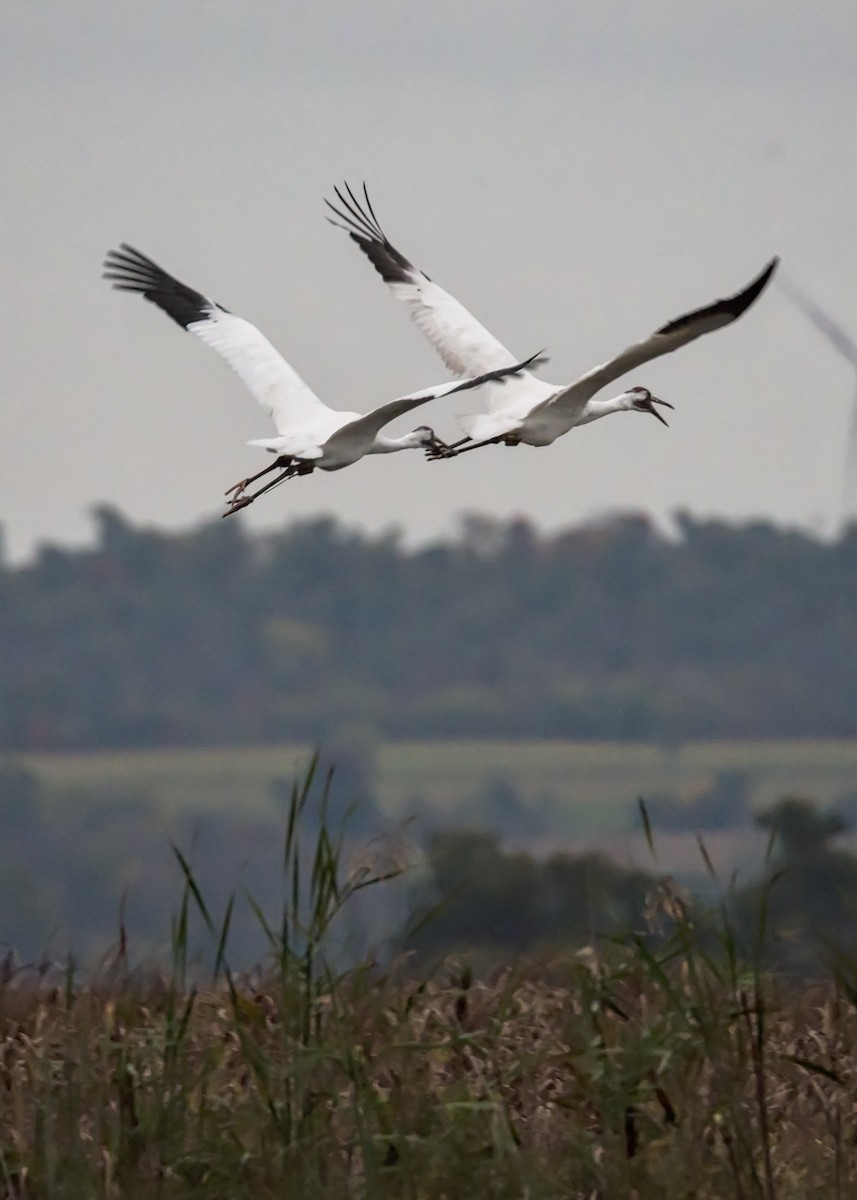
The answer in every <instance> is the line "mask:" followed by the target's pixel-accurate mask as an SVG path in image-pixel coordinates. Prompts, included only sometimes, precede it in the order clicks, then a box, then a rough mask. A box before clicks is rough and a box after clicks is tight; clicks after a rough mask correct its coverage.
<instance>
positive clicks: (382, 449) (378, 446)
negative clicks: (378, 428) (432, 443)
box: [368, 430, 426, 454]
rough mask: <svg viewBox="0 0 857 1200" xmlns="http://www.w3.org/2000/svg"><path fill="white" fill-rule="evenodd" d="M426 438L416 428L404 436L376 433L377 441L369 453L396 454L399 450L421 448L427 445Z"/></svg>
mask: <svg viewBox="0 0 857 1200" xmlns="http://www.w3.org/2000/svg"><path fill="white" fill-rule="evenodd" d="M425 444H426V443H425V438H424V437H423V435H422V434H421V433H417V432H416V430H415V431H414V432H413V433H406V434H405V436H404V437H398V438H391V437H386V436H385V435H384V434H383V433H376V434H375V441H374V442H373V443H372V445H371V447H370V448H369V451H368V453H369V454H395V453H396V451H398V450H420V449H423V448H424V447H425Z"/></svg>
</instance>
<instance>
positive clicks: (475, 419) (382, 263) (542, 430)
mask: <svg viewBox="0 0 857 1200" xmlns="http://www.w3.org/2000/svg"><path fill="white" fill-rule="evenodd" d="M334 190H335V192H336V196H337V198H338V200H339V204H340V206H341V207H337V206H336V205H335V204H332V203H331V201H329V200H325V204H327V206H328V208H330V209H331V211H332V212H333V213H334V214H335V216H336V218H337V219H336V220H332V221H331V223H332V224H334V225H337V226H338V227H339V228H341V229H344V230H345V232H346V233H347V234H348V235H349V236H350V237H351V238H352V240H353V241H354V242H356V244H357V245H358V246H359V247H360V249H361V250H362V251H363V253H364V254H365V255H366V257H367V258H368V259H369V260H370V262H371V263H372V265H373V266H374V267H375V270H376V271H377V272H378V273H379V275H380V276H381V278H382V279H383V280H384V282H385V283H387V284H388V285H389V287H390V290H391V292H392V293H393V295H394V296H395V297H396V299H397V300H401V301H402V302H403V303H404V304H405V305H406V306H407V308H408V310H409V312H410V315H411V319H412V320H413V321H414V323H415V324H416V326H417V328H418V329H419V330H420V331H421V332H422V333H423V334H424V335H425V336H426V337H427V338H428V340H429V341H430V342H431V344H432V345H433V346H434V348H435V350H437V351H438V353H439V354H440V356H441V358H442V359H443V361H444V362H445V363H446V365H447V366H448V367H449V368H450V370H451V371H454V372H455V373H456V374H458V375H463V374H467V373H472V372H476V371H487V370H489V369H490V368H491V367H497V366H499V365H500V364H501V363H503V362H508V361H510V357H511V356H510V354H509V351H508V350H507V349H506V348H505V346H503V345H502V343H500V342H499V341H498V340H497V339H496V338H495V337H494V336H493V334H491V333H489V332H488V330H487V329H486V328H485V327H484V325H481V324H480V323H479V321H477V320H476V318H475V317H474V316H473V315H472V314H471V313H469V312H468V311H467V309H466V308H465V307H464V305H463V304H460V303H459V302H458V300H456V299H455V297H454V296H451V295H450V294H449V292H446V291H444V290H443V288H442V287H439V286H438V284H436V283H433V282H432V281H431V279H429V277H428V276H427V275H426V274H425V273H424V272H423V271H421V270H420V269H419V268H418V267H415V266H414V265H413V263H411V262H410V261H409V260H408V259H407V258H405V256H404V255H403V254H402V253H401V252H400V251H399V250H397V249H396V247H395V246H393V245H392V243H391V242H390V241H389V240H388V238H387V237H386V235H385V233H384V231H383V230H382V228H381V226H380V224H379V222H378V219H377V217H376V216H375V212H374V210H373V208H372V204H371V201H370V200H369V193H368V191H367V189H366V185H365V184H364V185H363V201H362V202H361V201H360V200H358V198H357V197H356V196H355V194H354V192H353V191H352V190H351V188H350V187H349V186H348V184H347V183H346V184H345V191H344V192H343V191H340V189H339V188H335V189H334ZM328 220H331V218H329V217H328ZM778 261H779V260H778V259H776V258H773V259H771V261H770V262H769V263H768V265H767V266H766V267H765V269H764V270H763V271H762V273H761V274H760V275H759V276H758V277H757V278H756V279H754V280H753V282H752V283H750V284H749V285H748V286H747V287H746V288H744V289H743V290H742V291H740V292H737V293H736V294H735V295H734V296H729V297H727V298H726V299H725V300H717V301H715V302H713V303H711V304H707V305H706V306H705V307H704V308H699V309H696V310H694V311H693V312H689V313H686V314H684V316H681V317H677V318H676V319H675V320H673V321H669V322H668V323H667V324H666V325H663V326H662V327H661V328H660V329H657V330H656V331H655V332H654V333H653V334H650V335H649V337H647V338H644V339H643V340H642V341H640V342H637V343H635V344H634V345H632V346H628V347H627V348H626V349H625V350H623V351H622V352H621V353H620V354H617V355H616V356H615V357H614V358H612V359H610V360H609V362H606V363H602V364H601V365H600V366H597V367H594V368H593V369H592V370H591V371H587V372H586V374H585V375H582V376H581V377H580V378H579V379H578V380H577V381H576V382H575V383H572V384H570V385H562V384H553V383H545V382H544V381H543V380H541V379H536V378H535V376H534V375H532V374H530V373H529V372H528V371H522V372H521V374H520V375H519V376H518V377H517V378H516V379H514V380H513V381H511V382H510V383H509V384H508V385H507V387H506V388H504V389H503V392H502V394H501V393H500V392H499V391H496V392H495V391H490V392H489V393H488V400H487V409H488V411H487V412H485V413H478V414H476V415H473V416H465V417H459V423H460V424H461V427H462V429H463V430H464V433H465V435H466V436H465V437H463V438H462V439H461V440H460V441H458V442H454V443H453V444H452V445H451V446H444V447H440V446H437V445H433V446H431V447H429V448H428V454H429V457H430V458H448V457H452V456H453V455H455V454H463V453H465V452H466V451H467V450H475V449H477V448H478V447H479V446H487V445H490V444H492V443H495V442H503V443H505V444H506V445H507V446H516V445H518V444H519V443H521V442H525V443H527V444H528V445H530V446H547V445H550V443H551V442H554V441H556V439H557V438H558V437H560V436H561V435H562V434H564V433H568V431H569V430H570V429H573V428H574V427H575V426H576V425H584V424H586V423H587V422H589V421H595V420H597V419H598V418H599V417H606V416H608V415H609V414H610V413H614V412H647V413H651V415H652V416H654V417H657V418H658V420H659V421H661V422H662V423H663V424H664V425H666V423H667V422H666V421H665V420H664V418H663V417H662V416H661V414H660V413H659V412H658V411H657V409H656V408H655V405H657V404H660V405H665V406H666V407H667V408H672V407H673V406H672V405H671V404H669V403H668V402H667V401H666V400H660V399H658V397H657V396H653V395H652V393H651V392H650V391H649V390H648V388H644V387H632V388H629V389H628V390H627V391H624V392H622V393H621V394H620V395H618V396H614V397H613V398H612V399H610V400H597V399H595V398H594V397H595V394H596V392H599V391H600V390H601V388H603V387H605V386H606V385H607V384H608V383H612V382H613V380H614V379H618V378H619V377H620V376H621V375H624V374H625V373H626V372H627V371H630V370H632V369H633V368H634V367H639V366H641V365H642V364H643V363H646V362H650V361H651V360H652V359H653V358H658V357H659V356H660V355H662V354H670V353H672V351H673V350H678V349H679V347H680V346H685V345H687V343H688V342H692V341H693V340H694V339H695V338H698V337H701V336H702V335H703V334H704V333H712V332H713V331H714V330H715V329H721V328H723V326H724V325H729V324H731V322H732V321H734V320H736V319H737V318H738V317H740V316H741V314H742V313H744V312H746V310H747V309H748V308H749V307H750V305H751V304H752V303H753V301H754V300H756V299H757V297H758V296H759V295H760V294H761V292H762V290H763V288H764V287H765V285H766V284H767V282H768V280H769V279H770V278H771V275H772V274H773V273H774V270H775V268H776V266H777V262H778Z"/></svg>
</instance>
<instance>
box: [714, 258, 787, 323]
mask: <svg viewBox="0 0 857 1200" xmlns="http://www.w3.org/2000/svg"><path fill="white" fill-rule="evenodd" d="M779 265H780V256H779V255H778V254H775V255H774V257H773V258H772V259H771V261H770V262H769V263H768V265H767V266H766V267H765V268H764V270H763V271H762V272H761V273H760V274H759V275H757V276H756V278H755V279H754V280H753V282H752V283H750V284H748V285H747V287H745V288H744V290H743V291H742V292H738V294H737V295H735V296H733V297H732V298H731V300H728V301H727V302H726V304H727V310H728V311H729V312H730V314H731V315H732V316H733V317H740V316H741V314H742V313H743V312H746V310H747V309H748V308H749V307H750V305H751V304H752V303H753V301H754V300H757V299H758V297H759V296H760V295H761V294H762V292H763V291H764V290H765V288H766V287H767V286H768V283H769V282H770V280H771V276H772V275H773V273H774V271H776V269H777V267H778V266H779Z"/></svg>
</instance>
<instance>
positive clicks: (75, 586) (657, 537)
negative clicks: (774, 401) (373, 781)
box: [0, 508, 857, 751]
mask: <svg viewBox="0 0 857 1200" xmlns="http://www.w3.org/2000/svg"><path fill="white" fill-rule="evenodd" d="M96 521H97V538H96V542H95V545H94V547H92V548H87V549H64V548H60V547H56V546H44V547H42V548H41V549H40V551H39V552H38V554H37V556H36V558H35V560H34V561H33V562H32V564H30V565H28V566H25V567H13V566H8V565H6V566H3V567H2V568H0V656H2V663H3V670H2V673H0V748H2V749H4V750H7V751H15V750H27V749H31V750H36V749H54V748H55V749H61V748H65V749H70V748H81V749H83V748H98V747H108V746H109V747H131V746H191V745H208V744H228V743H234V744H239V743H254V742H265V741H283V740H288V739H301V740H304V739H308V740H320V741H323V740H324V739H325V738H327V737H329V736H330V734H331V731H332V730H334V729H336V727H337V726H338V725H339V724H341V722H342V721H345V720H349V719H352V718H354V717H359V719H360V720H361V721H363V722H367V723H369V724H371V726H372V727H373V728H375V729H376V730H377V732H378V734H379V735H380V736H384V737H387V738H396V737H408V738H423V737H424V738H435V737H445V738H448V737H450V736H452V737H456V736H461V737H466V738H472V737H479V736H495V737H504V738H516V737H534V736H536V737H542V736H543V737H548V738H558V737H559V738H581V739H591V738H609V739H617V738H618V739H633V740H646V739H653V740H661V741H672V740H680V739H683V738H718V737H730V738H736V737H737V738H740V737H778V738H788V737H807V736H819V737H828V736H829V737H850V736H854V735H855V734H857V621H855V613H857V528H853V527H852V528H851V529H850V530H848V531H847V532H846V533H845V534H844V535H843V536H842V537H841V538H840V539H839V540H838V541H836V542H832V543H830V542H822V541H819V540H816V539H815V538H813V537H812V536H810V535H808V534H806V533H799V532H794V531H784V530H782V529H779V528H777V527H775V526H773V525H770V524H766V523H761V522H758V523H752V524H746V525H743V526H732V525H728V524H725V523H723V522H722V521H710V520H705V521H703V520H698V519H696V518H693V517H690V516H687V515H680V516H679V517H678V518H677V526H678V531H679V536H678V537H677V538H668V537H666V536H664V535H663V534H661V533H660V532H659V531H657V530H656V529H655V528H654V527H653V526H652V525H651V524H650V523H649V522H648V521H647V519H646V518H644V517H642V516H633V515H632V516H623V517H617V518H615V519H612V520H606V521H603V522H600V523H597V524H589V525H585V526H579V527H575V528H571V529H568V530H566V531H564V532H561V533H558V534H555V535H551V536H546V535H543V534H540V533H538V532H537V531H536V530H534V529H533V528H532V527H531V526H530V525H528V524H527V523H526V522H524V521H512V522H508V523H504V522H496V521H493V520H491V519H489V518H486V517H475V516H474V517H469V518H465V520H464V521H463V524H462V532H461V534H460V536H459V537H458V539H457V540H452V541H449V542H445V543H438V544H434V545H431V546H426V547H423V548H420V549H417V550H411V549H407V548H405V547H404V546H403V545H402V544H401V543H400V541H399V539H398V537H397V535H395V534H392V533H391V534H389V535H385V536H380V537H378V536H376V537H369V536H365V535H362V534H359V533H356V532H354V531H352V530H349V529H347V528H345V527H344V526H342V525H340V524H337V523H336V522H335V521H333V520H329V519H323V520H316V521H312V522H305V523H302V524H296V525H292V526H290V527H289V528H287V529H285V530H284V531H283V532H282V533H277V534H269V535H266V536H250V535H249V534H248V533H246V532H245V530H244V529H243V528H242V526H241V525H240V523H239V522H238V521H221V520H216V521H213V522H211V523H210V524H208V525H205V526H203V527H201V528H199V529H197V530H195V531H193V532H188V533H181V534H173V533H163V532H157V531H153V530H151V529H146V528H138V527H135V526H134V525H133V524H131V523H130V522H128V521H127V520H126V519H125V518H123V517H122V516H121V515H120V514H119V513H118V512H116V511H115V510H113V509H109V508H103V509H100V510H98V512H97V513H96Z"/></svg>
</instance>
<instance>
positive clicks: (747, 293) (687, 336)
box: [533, 258, 779, 413]
mask: <svg viewBox="0 0 857 1200" xmlns="http://www.w3.org/2000/svg"><path fill="white" fill-rule="evenodd" d="M778 262H779V259H778V258H772V259H771V261H770V262H769V263H768V265H767V266H766V267H765V269H764V271H762V273H761V274H760V275H758V276H757V277H756V279H754V280H753V282H752V283H750V284H748V285H747V287H746V288H744V289H743V291H740V292H736V293H735V295H734V296H727V297H726V299H725V300H716V301H715V302H714V303H713V304H707V305H706V306H705V307H704V308H697V309H695V310H694V311H693V312H689V313H685V314H684V316H681V317H676V319H675V320H674V321H669V322H668V323H667V324H666V325H664V326H662V327H661V328H660V329H657V330H655V332H654V333H653V334H650V335H649V337H647V338H644V339H643V341H641V342H636V343H635V344H634V345H633V346H629V347H628V348H627V349H626V350H623V351H622V353H621V354H617V355H616V357H615V358H611V359H610V361H609V362H606V363H602V364H601V366H599V367H594V368H593V369H592V370H591V371H587V372H586V374H585V375H582V376H581V377H580V379H578V380H577V382H576V383H573V384H571V386H570V387H567V388H563V389H562V390H561V391H559V392H557V393H556V394H555V395H554V396H551V397H548V399H546V400H544V401H542V403H541V404H540V405H538V406H537V407H536V408H535V409H534V410H533V411H534V412H536V411H538V409H545V408H556V409H560V410H563V411H566V410H567V411H568V412H569V413H578V412H579V411H580V410H581V409H582V407H583V405H584V404H585V403H586V401H587V400H589V399H590V398H591V397H592V396H594V395H595V393H596V392H599V391H600V390H601V388H603V387H606V385H607V384H608V383H612V382H613V380H614V379H618V378H619V376H620V375H624V374H625V373H626V372H627V371H631V370H633V369H634V367H639V366H641V365H642V364H643V363H647V362H651V360H652V359H653V358H660V356H661V355H662V354H671V353H672V352H673V350H678V349H679V347H680V346H686V345H687V343H688V342H692V341H694V340H695V339H696V338H698V337H702V335H703V334H704V333H713V332H714V330H715V329H722V328H723V326H724V325H730V324H731V323H732V322H733V321H736V320H737V319H738V317H740V316H741V314H742V313H744V312H746V311H747V309H748V308H749V307H750V305H751V304H752V303H753V301H754V300H756V299H758V297H759V296H760V295H761V293H762V291H763V290H764V288H765V285H766V284H767V282H768V280H769V279H770V278H771V276H772V275H773V273H774V271H775V270H776V267H777V263H778Z"/></svg>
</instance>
